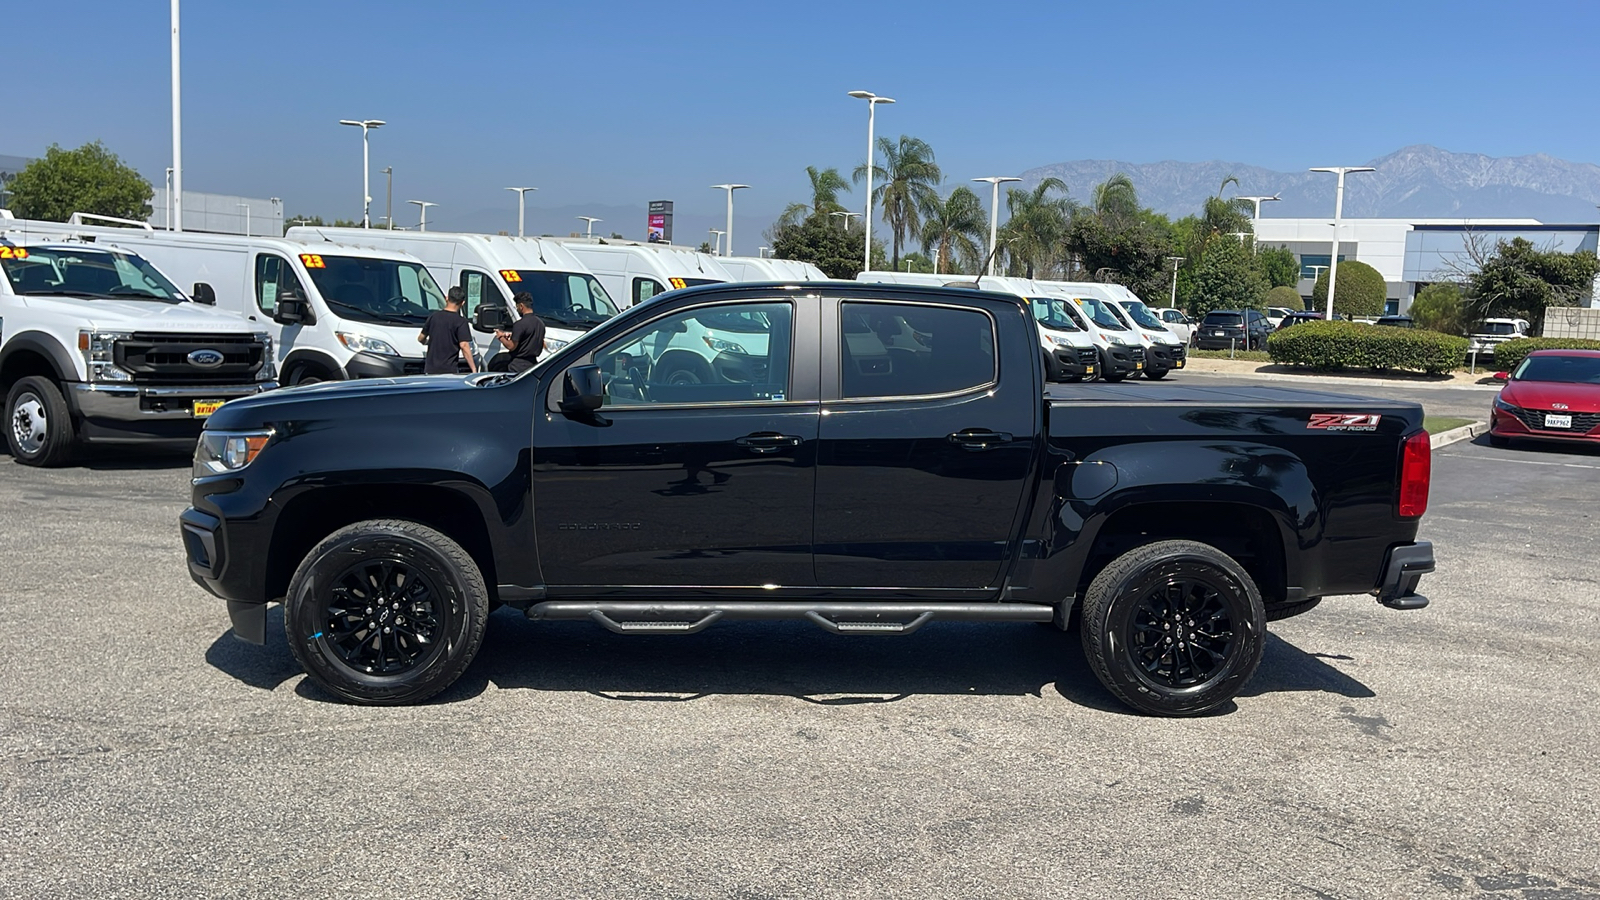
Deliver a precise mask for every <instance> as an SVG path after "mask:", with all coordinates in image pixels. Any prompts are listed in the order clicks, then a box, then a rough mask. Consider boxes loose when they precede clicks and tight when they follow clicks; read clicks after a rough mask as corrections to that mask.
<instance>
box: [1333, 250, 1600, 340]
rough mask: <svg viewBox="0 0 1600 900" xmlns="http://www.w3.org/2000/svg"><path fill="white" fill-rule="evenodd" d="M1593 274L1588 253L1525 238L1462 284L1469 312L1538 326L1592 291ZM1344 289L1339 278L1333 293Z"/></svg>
mask: <svg viewBox="0 0 1600 900" xmlns="http://www.w3.org/2000/svg"><path fill="white" fill-rule="evenodd" d="M1597 270H1600V261H1597V260H1596V258H1595V255H1594V253H1593V252H1592V251H1589V250H1580V251H1578V252H1577V253H1562V252H1560V251H1559V250H1540V249H1538V248H1536V247H1534V246H1533V243H1532V242H1530V241H1528V240H1527V239H1526V238H1512V239H1511V240H1510V241H1500V242H1498V243H1496V244H1495V247H1494V253H1493V254H1492V255H1491V256H1489V257H1488V258H1487V259H1484V260H1483V261H1482V262H1481V263H1480V264H1479V266H1478V270H1477V271H1476V272H1473V273H1472V274H1471V275H1470V276H1469V277H1468V279H1467V285H1468V298H1469V299H1468V304H1467V308H1468V313H1469V315H1470V316H1472V317H1473V318H1477V319H1484V318H1489V317H1492V316H1505V317H1519V318H1524V319H1527V320H1528V321H1529V322H1532V323H1534V325H1535V327H1538V325H1539V324H1540V323H1542V322H1543V321H1544V313H1545V310H1546V309H1547V308H1549V307H1551V306H1573V305H1576V304H1577V302H1578V300H1579V298H1581V297H1583V296H1584V295H1585V294H1587V293H1588V292H1589V291H1590V290H1591V289H1592V287H1593V285H1594V277H1595V272H1596V271H1597ZM1343 284H1344V280H1343V279H1342V278H1341V279H1340V291H1339V292H1338V293H1341V294H1342V293H1343ZM1335 302H1338V297H1337V296H1336V297H1335Z"/></svg>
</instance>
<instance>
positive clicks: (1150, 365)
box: [1145, 344, 1189, 372]
mask: <svg viewBox="0 0 1600 900" xmlns="http://www.w3.org/2000/svg"><path fill="white" fill-rule="evenodd" d="M1188 358H1189V351H1188V349H1187V348H1185V347H1184V346H1183V345H1182V344H1151V345H1150V346H1149V347H1148V348H1146V350H1145V368H1147V369H1154V370H1156V371H1157V372H1165V371H1168V370H1170V369H1181V368H1183V366H1184V361H1185V360H1187V359H1188Z"/></svg>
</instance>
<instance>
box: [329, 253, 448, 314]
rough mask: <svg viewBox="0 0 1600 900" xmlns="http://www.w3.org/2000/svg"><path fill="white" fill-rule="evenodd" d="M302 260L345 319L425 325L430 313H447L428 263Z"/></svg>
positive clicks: (344, 258)
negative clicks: (442, 311) (437, 311)
mask: <svg viewBox="0 0 1600 900" xmlns="http://www.w3.org/2000/svg"><path fill="white" fill-rule="evenodd" d="M300 261H301V262H302V263H304V264H305V267H306V271H307V272H309V273H311V281H312V283H313V284H315V285H316V286H317V290H318V291H319V292H320V293H321V294H322V299H323V300H325V301H327V303H328V305H329V306H331V307H333V308H334V311H335V312H337V313H338V314H339V315H340V316H342V317H345V318H350V319H354V320H357V321H361V322H381V323H387V324H391V325H421V324H422V323H423V322H424V321H426V320H427V318H428V314H429V313H431V312H434V311H435V310H440V309H444V292H443V291H440V290H439V285H437V284H435V283H434V281H433V276H432V275H429V274H428V270H427V269H426V268H424V267H423V265H422V263H417V262H406V261H403V260H398V259H371V258H367V257H360V256H318V255H314V254H310V253H302V254H301V255H300Z"/></svg>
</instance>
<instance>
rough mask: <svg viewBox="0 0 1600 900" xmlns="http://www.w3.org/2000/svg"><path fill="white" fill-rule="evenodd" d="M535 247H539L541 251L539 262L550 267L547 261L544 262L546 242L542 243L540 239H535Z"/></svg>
mask: <svg viewBox="0 0 1600 900" xmlns="http://www.w3.org/2000/svg"><path fill="white" fill-rule="evenodd" d="M533 246H535V247H537V248H538V249H539V262H541V263H544V264H545V265H549V263H545V261H544V242H543V241H540V240H539V239H538V238H534V239H533Z"/></svg>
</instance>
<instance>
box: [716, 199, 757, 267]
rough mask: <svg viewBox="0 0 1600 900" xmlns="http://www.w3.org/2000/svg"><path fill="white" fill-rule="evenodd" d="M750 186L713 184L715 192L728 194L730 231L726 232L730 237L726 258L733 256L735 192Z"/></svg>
mask: <svg viewBox="0 0 1600 900" xmlns="http://www.w3.org/2000/svg"><path fill="white" fill-rule="evenodd" d="M749 186H750V185H748V184H713V185H712V186H711V189H712V190H714V191H727V192H728V229H727V231H726V232H725V234H727V235H728V252H727V253H724V254H722V255H724V256H732V255H733V192H734V191H739V190H743V189H745V188H747V187H749Z"/></svg>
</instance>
